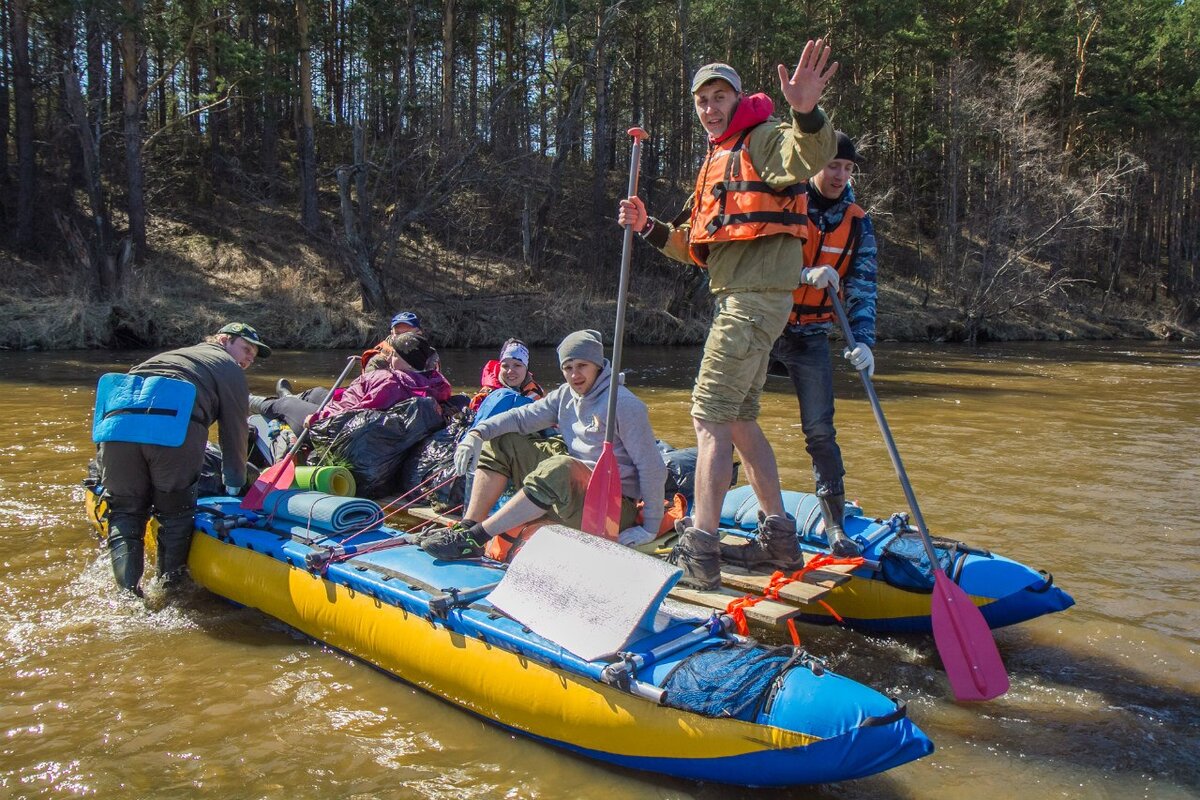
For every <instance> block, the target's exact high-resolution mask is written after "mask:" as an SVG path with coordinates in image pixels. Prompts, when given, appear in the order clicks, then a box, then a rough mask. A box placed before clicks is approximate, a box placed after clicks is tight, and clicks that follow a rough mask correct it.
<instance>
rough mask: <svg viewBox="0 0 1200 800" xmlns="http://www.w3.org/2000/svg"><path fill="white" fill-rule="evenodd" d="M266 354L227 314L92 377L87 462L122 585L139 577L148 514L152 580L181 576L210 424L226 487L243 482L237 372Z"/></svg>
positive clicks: (169, 581) (232, 489) (242, 391)
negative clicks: (184, 338)
mask: <svg viewBox="0 0 1200 800" xmlns="http://www.w3.org/2000/svg"><path fill="white" fill-rule="evenodd" d="M270 354H271V348H269V347H267V345H266V344H265V343H264V342H263V340H262V339H261V338H260V337H259V335H258V332H257V331H255V330H254V328H252V327H250V326H249V325H246V324H244V323H241V322H233V323H230V324H229V325H226V326H225V327H223V328H221V330H220V331H218V332H217V334H216V335H214V336H211V337H209V338H208V339H207V340H206V341H204V342H203V343H201V344H198V345H194V346H192V347H184V348H182V349H179V350H171V351H170V352H166V353H162V354H161V355H157V356H155V357H154V358H151V359H149V360H147V361H143V362H142V363H141V364H138V365H137V366H135V367H134V368H133V369H131V370H129V374H128V375H125V376H108V375H106V376H105V377H104V378H102V379H101V383H100V388H99V389H98V390H97V393H98V395H100V396H98V397H97V403H96V408H97V412H98V413H97V416H98V417H99V419H97V420H96V422H95V425H94V427H93V437H94V438H95V439H96V441H97V442H98V443H99V444H100V449H99V453H98V454H97V457H96V460H97V462H98V463H99V465H100V481H101V483H102V484H103V486H104V497H105V500H106V501H107V503H108V551H109V556H110V557H111V559H112V567H113V577H114V578H115V579H116V582H117V585H118V586H119V587H121V588H122V589H126V590H128V591H130V592H133V593H134V594H137V595H139V596H140V595H141V594H142V590H141V588H140V586H139V585H138V584H139V582H140V581H141V579H142V572H143V570H144V564H143V551H144V540H145V536H146V522H147V520H148V519H149V517H150V514H151V513H153V514H154V517H155V518H156V519H157V520H158V526H159V527H158V559H157V561H158V575H159V578H160V580H161V582H162V584H163V586H164V587H168V586H172V585H175V584H178V582H179V580H181V578H182V576H183V572H184V568H185V566H186V565H187V558H188V550H189V548H190V547H191V542H192V529H193V527H194V525H195V522H194V519H193V518H194V516H195V513H196V487H197V481H198V480H199V478H200V470H201V468H202V467H203V465H204V446H205V444H206V443H207V442H208V429H209V426H211V425H212V424H213V423H214V422H216V423H218V428H219V431H220V442H221V455H222V458H221V464H222V467H221V469H222V477H223V480H224V483H225V488H226V491H227V492H228V493H229V494H231V495H236V494H238V492H239V491H240V490H241V488H242V486H243V485H244V484H245V483H246V451H247V449H248V443H249V436H248V425H247V422H246V416H247V414H248V409H247V400H246V398H247V393H248V387H247V385H246V375H245V373H244V370H246V369H249V367H250V365H251V364H253V363H254V359H255V357H256V356H262V357H263V358H266V357H267V356H269V355H270ZM110 378H116V380H110ZM155 379H160V380H155ZM169 442H175V443H174V444H168V443H169Z"/></svg>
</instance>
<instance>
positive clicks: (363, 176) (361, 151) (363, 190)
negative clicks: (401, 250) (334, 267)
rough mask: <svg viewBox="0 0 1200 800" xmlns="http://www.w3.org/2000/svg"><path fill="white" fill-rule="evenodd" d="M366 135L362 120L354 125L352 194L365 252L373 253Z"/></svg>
mask: <svg viewBox="0 0 1200 800" xmlns="http://www.w3.org/2000/svg"><path fill="white" fill-rule="evenodd" d="M366 139H367V134H366V130H365V128H364V126H363V122H362V120H358V121H357V122H355V123H354V194H355V196H356V197H357V199H358V220H359V230H360V232H361V236H362V239H363V241H364V242H365V243H366V247H367V250H368V251H370V252H372V253H374V252H375V232H374V228H375V221H374V215H373V214H372V213H371V196H370V195H369V194H368V192H367V142H366Z"/></svg>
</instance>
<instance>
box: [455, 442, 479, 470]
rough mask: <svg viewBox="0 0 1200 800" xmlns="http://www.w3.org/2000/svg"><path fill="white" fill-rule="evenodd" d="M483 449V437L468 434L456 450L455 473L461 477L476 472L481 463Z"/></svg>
mask: <svg viewBox="0 0 1200 800" xmlns="http://www.w3.org/2000/svg"><path fill="white" fill-rule="evenodd" d="M482 449H483V437H481V436H480V435H479V434H477V433H470V432H468V433H467V435H466V436H464V437H463V438H462V440H461V441H459V443H458V447H456V448H454V471H455V472H456V473H457V474H459V475H469V474H470V473H472V472H474V471H475V465H476V464H477V463H478V462H479V451H480V450H482Z"/></svg>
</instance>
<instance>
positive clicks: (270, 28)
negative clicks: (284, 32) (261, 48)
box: [259, 14, 279, 195]
mask: <svg viewBox="0 0 1200 800" xmlns="http://www.w3.org/2000/svg"><path fill="white" fill-rule="evenodd" d="M265 36H266V50H267V59H266V60H267V66H266V79H267V80H266V81H265V83H264V86H263V89H262V101H261V102H262V116H263V118H262V142H261V143H260V146H259V161H260V165H259V166H260V168H261V169H262V171H263V174H264V175H266V176H267V181H268V184H269V186H270V187H271V189H273V187H274V185H275V179H276V178H277V177H278V175H279V98H278V97H276V96H275V93H274V92H275V90H274V89H273V88H272V86H273V84H274V80H275V77H276V71H277V69H278V62H277V59H278V57H279V19H278V18H277V17H276V16H275V15H274V14H270V15H268V16H267V29H266V34H265ZM271 189H268V193H269V194H272V195H273V194H274V191H272V190H271Z"/></svg>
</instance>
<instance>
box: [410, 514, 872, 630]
mask: <svg viewBox="0 0 1200 800" xmlns="http://www.w3.org/2000/svg"><path fill="white" fill-rule="evenodd" d="M403 513H405V514H408V515H409V516H411V517H413V518H414V519H419V520H422V521H431V522H436V523H439V524H442V525H450V524H453V523H454V522H456V521H457V518H456V517H450V516H446V515H443V514H440V513H438V512H436V511H434V510H433V509H432V508H429V507H427V506H414V507H412V508H409V509H406V510H405V511H404V512H403ZM724 541H725V542H727V543H730V544H740V543H742V542H744V541H745V540H744V539H742V538H740V537H737V536H726V537H725V539H724ZM815 557H816V556H815V555H814V554H813V553H805V554H804V561H805V563H806V564H807V563H808V562H809V561H811V560H812V559H813V558H815ZM853 569H854V568H853V567H849V566H843V565H838V566H829V567H823V568H821V569H818V570H814V571H813V572H809V573H807V574H805V576H804V578H803V580H802V581H793V582H792V583H789V584H787V585H786V586H784V587H783V588H782V589H780V591H779V600H778V601H775V600H762V601H760V602H758V603H757V604H755V605H753V606H751V607H750V608H747V609H746V618H747V619H748V620H750V621H751V622H756V623H758V624H760V625H767V626H769V627H772V628H780V627H782V626H784V625H785V624H786V622H787V619H788V617H794V616H796V614H798V613H799V612H800V609H799V608H798V606H802V605H806V604H809V603H815V602H816V601H818V600H820V599H822V598H824V597H825V595H827V594H829V591H830V590H831V589H833V588H834V587H835V586H839V585H841V584H843V583H845V582H846V581H848V580H850V573H851V572H852V571H853ZM770 581H771V576H770V575H769V574H762V573H751V572H748V571H746V570H744V569H742V568H740V567H736V566H730V565H726V566H724V567H723V568H722V570H721V583H722V584H723V585H722V586H721V588H720V589H717V590H715V591H709V592H705V591H700V590H699V589H690V588H687V587H683V586H676V587H675V588H673V589H672V590H671V592H670V596H671V597H672V598H674V599H676V600H681V601H684V602H687V603H692V604H694V605H698V606H703V607H704V608H710V609H715V610H718V611H724V610H725V609H726V607H728V605H729V603H730V602H731V601H733V600H736V599H738V598H739V597H744V596H745V595H747V594H751V595H761V594H762V593H763V590H764V589H766V588H767V584H768V583H770Z"/></svg>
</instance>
